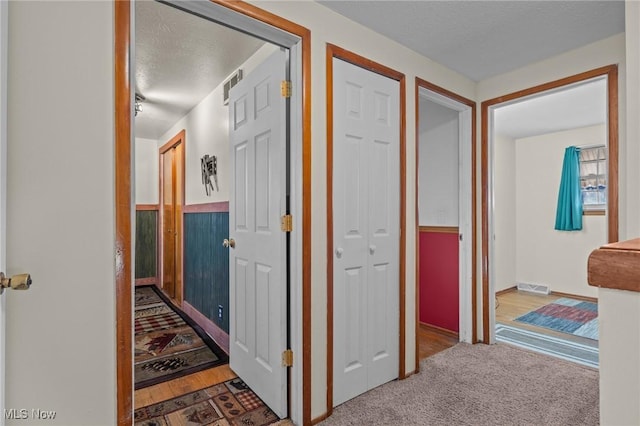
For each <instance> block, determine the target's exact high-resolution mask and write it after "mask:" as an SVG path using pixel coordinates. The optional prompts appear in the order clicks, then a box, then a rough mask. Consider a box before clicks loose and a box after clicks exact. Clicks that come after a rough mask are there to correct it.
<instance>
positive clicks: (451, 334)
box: [420, 321, 460, 339]
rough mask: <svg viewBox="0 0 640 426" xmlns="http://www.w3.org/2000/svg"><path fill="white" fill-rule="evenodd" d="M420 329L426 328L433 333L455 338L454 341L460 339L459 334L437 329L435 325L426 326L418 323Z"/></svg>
mask: <svg viewBox="0 0 640 426" xmlns="http://www.w3.org/2000/svg"><path fill="white" fill-rule="evenodd" d="M420 327H423V328H426V329H428V330H431V331H435V332H436V333H442V334H446V335H447V336H451V337H455V338H456V339H460V334H459V333H456V332H455V331H451V330H447V329H446V328H442V327H438V326H437V325H431V324H427V323H426V322H422V321H420Z"/></svg>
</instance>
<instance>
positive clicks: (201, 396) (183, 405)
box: [134, 378, 280, 426]
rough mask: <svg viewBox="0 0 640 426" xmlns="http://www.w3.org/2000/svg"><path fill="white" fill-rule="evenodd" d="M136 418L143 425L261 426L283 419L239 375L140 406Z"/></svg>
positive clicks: (135, 414) (138, 423)
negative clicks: (171, 397) (175, 396)
mask: <svg viewBox="0 0 640 426" xmlns="http://www.w3.org/2000/svg"><path fill="white" fill-rule="evenodd" d="M134 421H135V424H136V425H140V426H172V425H173V426H178V425H179V426H183V425H189V426H196V425H216V426H223V425H224V426H227V425H243V426H244V425H251V426H262V425H269V424H273V423H277V422H278V423H279V422H280V419H279V418H278V416H276V415H275V413H274V412H273V411H271V410H270V409H269V408H268V407H267V406H266V405H264V402H262V400H260V398H258V397H257V396H256V394H255V393H253V391H252V390H251V389H249V388H248V387H247V385H246V384H245V383H244V382H243V381H242V380H240V379H238V378H236V379H232V380H229V381H227V382H224V383H221V384H219V385H215V386H212V387H210V388H206V389H202V390H199V391H196V392H192V393H189V394H186V395H182V396H180V397H178V398H174V399H170V400H167V401H163V402H160V403H157V404H153V405H149V406H146V407H142V408H139V409H137V410H135V412H134Z"/></svg>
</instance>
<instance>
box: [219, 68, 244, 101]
mask: <svg viewBox="0 0 640 426" xmlns="http://www.w3.org/2000/svg"><path fill="white" fill-rule="evenodd" d="M240 80H242V70H241V69H239V70H238V71H236V72H235V73H234V74H233V75H232V76H231V77H229V79H228V80H227V81H225V82H224V88H223V94H222V96H223V98H224V100H223V103H224V104H225V105H228V104H229V91H230V90H231V88H232V87H233V86H235V85H236V84H238V82H239V81H240Z"/></svg>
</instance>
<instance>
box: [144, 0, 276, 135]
mask: <svg viewBox="0 0 640 426" xmlns="http://www.w3.org/2000/svg"><path fill="white" fill-rule="evenodd" d="M135 29H136V52H135V56H136V64H135V70H136V71H135V78H136V92H137V93H140V94H142V95H143V96H145V97H146V101H145V102H144V103H143V107H142V108H143V111H142V112H141V113H139V114H138V115H137V116H136V119H135V125H136V137H141V138H149V139H158V138H159V137H160V136H161V135H163V134H164V133H165V132H166V131H168V130H169V128H170V127H171V126H172V125H173V124H175V123H176V122H177V121H178V120H179V119H180V118H182V117H184V116H185V115H186V114H187V113H188V112H189V111H190V110H191V109H193V107H194V106H195V105H197V104H198V103H200V101H201V100H202V99H203V98H204V97H205V96H206V95H208V94H209V93H211V91H212V90H213V89H215V88H216V87H217V86H218V85H220V83H221V82H223V81H224V80H225V79H226V78H227V77H228V76H229V75H231V74H232V73H233V72H235V71H236V70H237V68H238V67H239V66H240V65H241V64H242V63H244V62H245V61H246V60H247V59H248V58H249V57H250V56H251V55H252V54H253V53H255V52H256V51H257V50H258V49H259V48H260V47H261V46H262V45H264V41H261V40H258V39H256V38H254V37H250V36H247V35H245V34H243V33H240V32H238V31H234V30H231V29H229V28H227V27H223V26H222V25H219V24H215V23H213V22H210V21H207V20H205V19H203V18H200V17H197V16H194V15H191V14H189V13H185V12H182V11H179V10H177V9H175V8H173V7H170V6H167V5H164V4H161V3H158V2H155V1H138V2H136V25H135ZM220 102H222V98H221V99H220Z"/></svg>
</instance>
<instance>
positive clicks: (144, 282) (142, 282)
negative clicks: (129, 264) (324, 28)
mask: <svg viewBox="0 0 640 426" xmlns="http://www.w3.org/2000/svg"><path fill="white" fill-rule="evenodd" d="M157 282H158V278H157V277H149V278H136V282H135V285H136V287H137V286H140V285H150V284H154V285H155V284H156V283H157Z"/></svg>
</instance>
